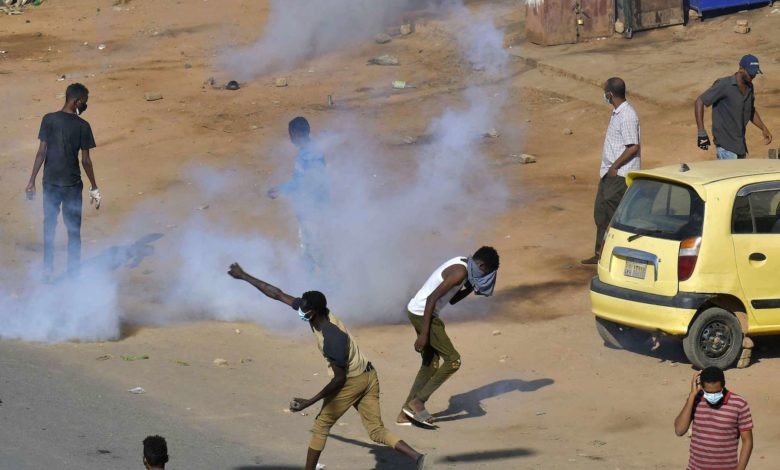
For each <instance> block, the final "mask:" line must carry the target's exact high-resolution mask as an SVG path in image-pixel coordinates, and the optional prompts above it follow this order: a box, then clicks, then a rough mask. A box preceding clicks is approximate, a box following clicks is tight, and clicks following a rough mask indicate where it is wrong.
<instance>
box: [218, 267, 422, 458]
mask: <svg viewBox="0 0 780 470" xmlns="http://www.w3.org/2000/svg"><path fill="white" fill-rule="evenodd" d="M228 274H230V276H232V277H233V278H235V279H239V280H242V281H246V282H248V283H249V284H251V285H253V286H254V287H255V288H257V289H258V290H259V291H260V292H262V293H263V294H265V295H266V296H268V297H270V298H271V299H274V300H278V301H279V302H282V303H284V304H286V305H289V306H290V307H292V309H293V310H295V311H296V312H298V317H299V318H300V319H301V320H303V321H305V322H308V323H309V327H310V328H311V332H312V333H313V334H314V337H315V338H316V340H317V346H318V347H319V350H320V353H322V355H323V356H324V357H325V360H326V361H327V362H328V366H329V367H330V369H331V371H332V372H333V378H332V379H331V381H330V382H329V383H328V384H327V385H325V387H324V388H323V389H322V390H321V391H320V392H319V393H318V394H316V395H315V396H314V397H312V398H310V399H305V398H293V400H292V402H291V403H290V410H292V411H301V410H304V409H306V408H308V407H310V406H311V405H313V404H315V403H317V402H318V401H320V400H323V402H322V409H321V410H320V412H319V413H318V414H317V417H316V418H315V420H314V426H313V428H312V431H311V432H312V438H311V442H310V444H309V451H308V454H307V456H306V470H315V468H316V467H317V462H318V461H319V459H320V454H321V453H322V450H323V449H324V448H325V441H326V440H327V438H328V434H329V433H330V429H331V427H333V425H334V424H336V421H338V420H339V418H341V416H342V415H343V414H344V413H346V412H347V410H349V409H350V408H351V407H353V406H354V407H355V409H356V410H357V412H358V413H359V414H360V418H361V420H362V421H363V427H365V428H366V431H368V435H369V437H370V438H371V440H372V441H374V442H377V443H379V444H385V445H388V446H390V447H392V448H393V449H395V450H396V451H398V452H400V453H402V454H404V455H406V456H407V457H409V458H410V459H412V460H413V461H414V462H415V468H417V469H418V470H419V469H422V468H424V465H425V455H423V454H420V453H419V452H417V451H416V450H414V449H412V448H411V447H409V445H408V444H407V443H406V442H404V441H402V440H400V439H399V438H398V437H396V436H395V435H393V434H392V433H391V432H390V431H388V430H387V429H386V428H385V426H384V424H383V423H382V413H381V410H380V408H379V376H378V375H377V371H376V369H374V366H373V365H372V364H371V362H370V361H369V360H368V359H367V358H366V357H365V356H364V355H363V354H362V353H361V352H360V348H358V345H357V343H356V342H355V340H354V339H353V338H352V335H350V334H349V331H347V328H346V327H345V326H344V324H343V323H341V321H340V320H339V319H338V318H336V316H335V315H333V314H332V313H330V310H328V306H327V299H326V298H325V295H323V294H322V293H321V292H317V291H309V292H305V293H304V294H303V295H302V296H301V297H300V298H295V297H292V296H290V295H288V294H285V293H284V292H282V291H281V290H280V289H279V288H277V287H274V286H272V285H270V284H268V283H265V282H263V281H261V280H260V279H257V278H254V277H252V276H250V275H249V274H247V273H246V272H244V270H243V269H242V268H241V266H239V265H238V263H234V264H232V265H230V271H228Z"/></svg>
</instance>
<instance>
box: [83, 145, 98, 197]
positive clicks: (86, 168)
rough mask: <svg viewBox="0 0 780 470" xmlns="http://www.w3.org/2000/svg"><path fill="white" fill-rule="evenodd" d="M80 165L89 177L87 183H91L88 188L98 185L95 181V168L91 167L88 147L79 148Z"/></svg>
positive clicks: (94, 187)
mask: <svg viewBox="0 0 780 470" xmlns="http://www.w3.org/2000/svg"><path fill="white" fill-rule="evenodd" d="M81 166H83V167H84V173H86V174H87V178H89V184H90V185H92V186H91V188H90V189H97V187H98V185H97V182H96V181H95V170H94V169H93V168H92V158H90V156H89V149H82V150H81Z"/></svg>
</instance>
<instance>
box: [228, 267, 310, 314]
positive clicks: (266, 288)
mask: <svg viewBox="0 0 780 470" xmlns="http://www.w3.org/2000/svg"><path fill="white" fill-rule="evenodd" d="M228 274H229V275H230V276H232V277H233V278H234V279H239V280H241V281H246V282H248V283H250V284H252V285H253V286H255V288H256V289H257V290H259V291H260V292H262V293H263V294H265V295H266V296H267V297H270V298H272V299H274V300H278V301H279V302H282V303H284V304H287V305H289V306H291V307H292V304H293V301H294V300H295V297H293V296H291V295H288V294H285V293H284V292H283V291H282V290H281V289H279V288H278V287H276V286H272V285H271V284H268V283H267V282H263V281H261V280H260V279H257V278H255V277H252V276H250V275H249V274H247V273H246V272H245V271H244V270H243V269H242V268H241V266H240V265H239V264H238V263H233V264H231V265H230V271H228Z"/></svg>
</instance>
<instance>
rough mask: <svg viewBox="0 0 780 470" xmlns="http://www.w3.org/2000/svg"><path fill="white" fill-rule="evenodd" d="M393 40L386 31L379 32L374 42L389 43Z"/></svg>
mask: <svg viewBox="0 0 780 470" xmlns="http://www.w3.org/2000/svg"><path fill="white" fill-rule="evenodd" d="M392 40H393V38H391V37H390V35H389V34H386V33H379V34H377V35H376V36H374V42H375V43H377V44H387V43H388V42H390V41H392Z"/></svg>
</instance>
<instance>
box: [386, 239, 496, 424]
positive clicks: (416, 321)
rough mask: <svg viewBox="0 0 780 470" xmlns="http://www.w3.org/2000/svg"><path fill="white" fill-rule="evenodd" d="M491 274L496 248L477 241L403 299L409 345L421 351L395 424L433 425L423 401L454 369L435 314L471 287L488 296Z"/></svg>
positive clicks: (456, 356)
mask: <svg viewBox="0 0 780 470" xmlns="http://www.w3.org/2000/svg"><path fill="white" fill-rule="evenodd" d="M497 273H498V253H497V252H496V250H495V249H494V248H493V247H490V246H483V247H482V248H480V249H479V250H477V251H476V253H474V255H473V256H471V257H463V256H458V257H456V258H452V259H451V260H449V261H447V262H446V263H444V264H442V265H441V266H439V267H438V268H437V269H436V271H434V272H433V274H431V275H430V277H428V280H427V281H425V284H423V286H422V287H421V288H420V290H419V291H418V292H417V294H416V295H415V296H414V297H413V298H412V300H410V301H409V304H408V305H407V312H406V313H407V316H408V317H409V321H410V322H411V323H412V326H414V330H415V332H416V333H417V340H416V341H415V342H414V350H415V351H417V352H418V353H420V355H421V356H422V365H421V366H420V370H419V371H418V372H417V376H416V377H415V379H414V383H413V384H412V389H411V390H410V391H409V396H407V397H406V400H405V401H404V404H403V406H402V408H401V413H400V414H399V415H398V418H397V419H396V423H397V424H399V425H405V424H411V422H410V421H409V420H412V421H414V422H416V423H417V424H419V425H421V426H423V427H427V428H431V429H433V428H435V427H436V425H435V424H433V417H432V416H431V414H430V413H429V412H428V410H426V409H425V402H426V401H428V399H429V398H430V397H431V395H432V394H433V392H435V391H436V390H438V388H439V387H441V386H442V384H444V382H445V381H446V380H447V379H449V378H450V377H451V376H452V374H454V373H455V372H457V371H458V369H460V353H458V351H457V350H456V349H455V347H454V346H453V345H452V341H450V338H449V336H447V332H446V331H445V329H444V322H443V321H442V320H441V318H439V313H440V312H441V310H442V309H443V308H444V307H445V306H446V305H447V304H448V303H449V304H450V305H455V304H456V303H458V302H460V301H461V300H463V299H465V298H466V297H467V296H468V295H469V294H471V293H472V292H473V293H474V294H476V295H483V296H486V297H488V296H490V295H493V289H494V288H495V285H496V275H497ZM440 358H441V359H442V360H443V362H442V364H441V365H440V364H439V359H440Z"/></svg>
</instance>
